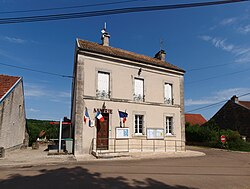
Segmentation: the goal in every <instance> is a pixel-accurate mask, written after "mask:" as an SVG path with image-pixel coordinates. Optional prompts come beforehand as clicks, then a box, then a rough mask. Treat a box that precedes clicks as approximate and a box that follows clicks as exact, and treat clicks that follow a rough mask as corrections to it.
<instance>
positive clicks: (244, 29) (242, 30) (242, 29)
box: [238, 24, 250, 34]
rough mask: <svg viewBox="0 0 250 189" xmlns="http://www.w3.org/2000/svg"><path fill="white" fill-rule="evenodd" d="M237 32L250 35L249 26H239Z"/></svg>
mask: <svg viewBox="0 0 250 189" xmlns="http://www.w3.org/2000/svg"><path fill="white" fill-rule="evenodd" d="M238 31H239V32H240V33H243V34H248V33H250V24H249V25H245V26H241V27H239V28H238Z"/></svg>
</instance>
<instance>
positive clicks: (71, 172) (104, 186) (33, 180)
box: [0, 167, 195, 189]
mask: <svg viewBox="0 0 250 189" xmlns="http://www.w3.org/2000/svg"><path fill="white" fill-rule="evenodd" d="M39 172H40V174H38V175H35V176H22V175H19V174H16V175H10V177H9V178H7V179H5V180H0V188H1V189H15V188H18V189H28V188H35V189H45V188H46V189H50V188H53V189H54V188H60V189H66V188H71V189H78V188H79V189H80V188H81V189H83V188H87V189H88V188H89V189H92V188H93V189H116V188H117V189H127V188H132V189H150V188H153V189H159V188H165V189H195V188H190V187H186V186H179V185H175V186H170V185H167V184H165V183H162V182H159V181H157V180H154V179H150V178H147V179H145V180H144V181H139V180H136V179H133V181H132V183H130V184H129V181H128V180H127V179H126V178H124V177H121V176H118V177H106V178H103V177H102V176H101V174H100V173H90V172H89V171H88V170H87V169H83V168H81V167H75V168H69V169H68V168H60V169H55V170H46V169H43V170H40V171H39Z"/></svg>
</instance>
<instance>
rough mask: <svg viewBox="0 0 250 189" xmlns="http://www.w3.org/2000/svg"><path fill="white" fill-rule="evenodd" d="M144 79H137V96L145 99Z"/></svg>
mask: <svg viewBox="0 0 250 189" xmlns="http://www.w3.org/2000/svg"><path fill="white" fill-rule="evenodd" d="M143 82H144V81H143V79H135V95H136V96H139V95H140V96H141V97H143Z"/></svg>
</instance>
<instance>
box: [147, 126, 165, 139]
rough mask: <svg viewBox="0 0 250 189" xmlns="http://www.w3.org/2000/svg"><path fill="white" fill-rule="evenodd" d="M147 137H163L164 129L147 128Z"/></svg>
mask: <svg viewBox="0 0 250 189" xmlns="http://www.w3.org/2000/svg"><path fill="white" fill-rule="evenodd" d="M147 139H164V129H160V128H151V129H150V128H148V129H147Z"/></svg>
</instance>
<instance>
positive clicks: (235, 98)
mask: <svg viewBox="0 0 250 189" xmlns="http://www.w3.org/2000/svg"><path fill="white" fill-rule="evenodd" d="M231 100H232V101H233V102H234V103H238V102H239V99H238V97H237V96H236V95H234V96H232V98H231Z"/></svg>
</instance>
